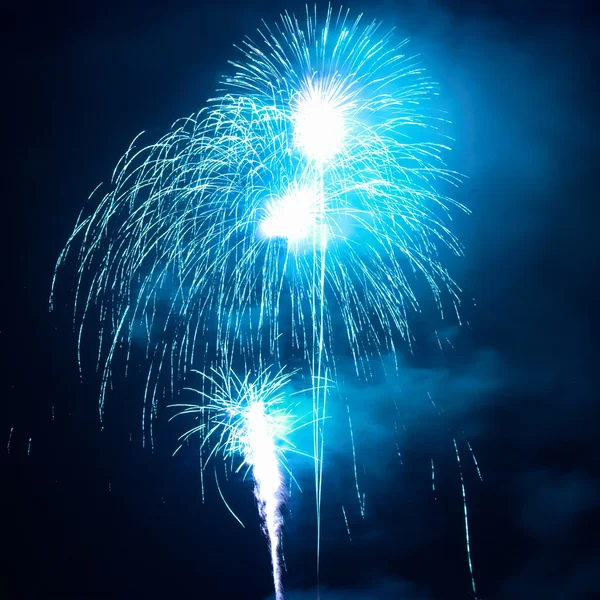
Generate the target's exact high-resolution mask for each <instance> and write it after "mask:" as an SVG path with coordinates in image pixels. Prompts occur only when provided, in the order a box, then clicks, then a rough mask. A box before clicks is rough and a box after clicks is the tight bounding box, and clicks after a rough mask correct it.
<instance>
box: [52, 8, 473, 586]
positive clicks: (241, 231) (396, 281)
mask: <svg viewBox="0 0 600 600" xmlns="http://www.w3.org/2000/svg"><path fill="white" fill-rule="evenodd" d="M239 50H240V51H241V56H240V59H239V60H238V61H235V62H232V63H231V65H232V69H233V71H234V72H233V74H232V75H230V76H228V77H226V78H224V80H223V81H222V90H220V91H219V95H218V97H216V98H214V99H212V100H210V102H209V104H208V106H207V108H205V109H203V110H202V111H200V112H199V113H198V114H196V115H193V116H191V117H188V118H186V119H183V120H180V121H177V122H176V123H175V124H174V125H173V127H172V129H171V131H170V132H169V133H168V134H167V135H166V136H164V137H163V138H162V139H161V140H159V141H158V142H157V143H154V144H152V145H150V146H142V147H139V146H138V144H139V143H140V142H139V138H136V140H134V142H133V143H132V145H131V147H130V149H129V150H128V152H127V153H126V154H125V155H124V156H123V158H122V160H121V161H120V162H119V164H118V165H117V168H116V169H115V172H114V176H113V180H112V186H111V189H110V191H109V192H108V193H107V194H106V195H105V196H104V197H103V198H102V199H101V201H100V202H99V203H98V204H97V205H95V206H94V208H93V210H92V211H91V212H89V213H88V212H85V211H84V212H83V213H82V216H81V217H80V219H79V221H78V223H77V225H76V227H75V230H74V232H73V234H72V236H71V238H70V239H69V241H68V243H67V245H66V247H65V250H64V251H63V253H62V254H61V256H60V258H59V261H58V265H57V269H58V268H59V267H60V266H61V265H62V264H63V263H64V262H65V261H66V258H67V255H68V254H69V251H70V250H71V249H72V248H73V247H74V246H77V251H78V280H77V286H76V297H75V322H76V323H77V326H78V328H79V340H80V347H81V339H82V334H83V329H84V326H85V325H86V323H87V322H88V321H89V320H90V319H89V317H90V315H91V314H93V315H94V317H95V318H96V319H98V320H99V322H100V336H99V343H98V365H97V367H98V371H99V373H100V374H101V397H100V411H101V414H102V411H103V407H104V398H105V394H106V390H107V388H108V385H109V384H110V381H111V377H112V375H113V366H114V365H113V362H114V358H115V355H116V353H118V352H119V351H120V350H121V349H122V348H123V349H124V351H125V353H126V357H125V359H126V360H125V364H129V357H130V354H131V352H132V347H133V346H134V345H136V344H139V343H140V341H142V343H143V345H144V346H145V348H146V352H147V355H148V357H149V359H150V360H149V363H150V366H149V369H148V375H147V384H146V392H145V396H144V409H143V411H142V430H143V432H144V433H146V431H147V429H148V421H151V419H149V418H148V416H152V415H153V414H155V412H156V408H157V402H158V397H159V395H158V393H157V390H158V387H159V380H160V378H161V374H163V373H166V374H168V376H169V378H170V381H171V386H172V389H173V391H174V393H176V392H177V389H178V388H177V383H178V382H179V381H181V379H183V378H184V377H185V375H186V374H187V373H188V372H189V371H190V369H191V368H192V365H194V364H198V362H202V361H205V362H206V361H207V360H208V359H207V358H206V357H208V356H210V357H211V359H210V360H211V361H212V362H213V364H214V363H215V362H216V364H219V365H222V367H220V368H219V369H218V370H217V371H215V372H211V373H212V374H205V375H204V378H205V381H206V382H207V384H208V388H209V390H210V391H209V392H207V393H205V392H199V393H200V395H201V396H202V400H203V402H202V404H200V405H180V408H181V409H182V410H181V412H180V413H178V414H180V415H187V414H190V413H198V414H199V415H201V416H202V423H201V425H199V426H198V427H196V428H194V429H192V430H190V431H189V432H187V433H186V434H185V435H184V437H185V438H187V437H189V436H190V435H192V434H199V435H200V436H201V438H202V440H203V441H202V447H203V448H205V447H209V446H208V445H207V444H208V442H209V440H213V441H214V440H217V443H215V444H213V445H212V446H210V447H211V450H210V456H214V455H217V454H221V455H222V456H223V457H224V458H232V459H233V458H234V457H241V458H242V461H241V464H240V466H239V469H242V468H243V467H244V466H245V467H246V468H247V470H251V472H252V476H253V479H254V481H255V489H256V498H257V501H258V504H259V509H260V512H261V515H262V517H263V520H264V523H265V529H266V532H267V535H268V538H269V542H270V549H271V558H272V563H273V575H274V581H275V590H276V596H277V598H281V597H282V594H283V591H282V585H281V578H280V565H279V559H278V548H279V539H280V535H281V523H282V520H281V513H280V507H281V503H282V501H283V493H282V489H283V478H284V474H283V471H282V468H283V467H282V465H284V463H285V459H284V455H285V452H286V451H289V450H291V449H292V448H293V446H292V445H291V442H290V439H289V436H290V434H291V432H292V431H293V430H294V419H293V418H292V416H291V414H290V412H289V409H288V408H286V402H285V398H286V393H285V386H286V385H288V384H289V382H290V379H291V375H285V374H284V372H283V371H282V370H280V369H282V367H285V364H286V362H287V361H288V360H290V358H294V359H295V360H296V363H298V361H300V362H301V363H302V364H304V365H305V366H306V369H307V371H306V372H307V373H308V374H309V375H308V376H309V378H310V380H311V389H312V407H313V410H312V419H311V422H312V423H313V427H314V432H313V433H314V435H313V440H314V447H313V451H312V454H311V456H312V458H313V459H314V464H315V489H316V495H317V497H316V504H317V515H318V516H317V522H318V523H320V517H319V511H320V504H321V481H322V465H323V460H322V458H323V448H324V437H323V420H324V417H325V414H326V403H327V397H328V389H327V385H325V384H323V382H325V381H335V374H336V361H335V353H334V342H335V344H336V348H337V347H338V346H340V344H341V345H343V346H345V347H346V348H347V349H348V350H349V352H350V354H351V355H352V357H353V359H354V365H355V370H356V373H357V375H358V376H367V375H368V373H369V371H370V367H369V363H370V361H371V360H372V357H373V356H380V357H381V356H383V355H384V354H385V355H392V356H395V355H396V345H397V343H398V340H399V339H403V340H405V341H407V342H409V343H410V341H411V334H410V328H409V320H410V314H411V312H415V311H418V310H419V302H418V300H417V297H416V294H415V293H414V291H413V288H414V282H415V281H417V280H419V279H420V280H422V281H425V282H426V284H427V286H428V288H429V290H430V291H431V294H432V296H433V298H434V300H435V302H436V303H437V305H438V306H439V308H440V310H441V309H442V299H443V296H447V297H449V298H450V301H451V304H453V305H454V306H455V307H456V306H457V304H458V293H459V290H458V288H457V286H456V284H455V283H454V282H453V280H452V279H451V277H450V276H449V274H448V273H447V271H446V269H445V268H444V266H443V264H442V261H441V259H440V252H441V250H442V249H444V248H446V249H450V251H452V252H454V253H457V254H460V253H461V246H460V244H459V243H458V241H457V240H456V239H455V237H454V236H453V235H452V233H451V232H450V230H449V228H448V224H447V222H448V220H449V209H450V208H451V205H453V204H455V203H454V202H453V201H452V200H451V199H450V198H446V197H444V196H442V195H440V193H439V191H438V187H439V186H438V182H439V180H444V181H446V182H449V183H451V184H454V183H456V182H457V177H456V175H455V174H454V173H453V172H451V171H449V170H448V169H446V167H445V165H444V163H443V158H442V155H443V153H444V151H445V150H446V149H447V146H446V144H445V143H444V141H443V139H442V138H441V137H440V136H439V134H438V133H437V131H436V130H437V128H438V125H440V124H441V123H442V121H441V120H436V119H434V118H433V117H432V116H427V111H426V109H425V108H424V107H425V106H426V103H427V101H428V99H429V98H430V97H431V96H432V95H434V94H435V93H436V92H435V85H434V84H433V83H432V82H431V81H430V80H429V79H428V77H427V76H426V74H425V73H424V71H423V69H422V68H421V67H420V66H419V65H418V63H417V62H416V61H415V59H412V58H409V57H407V56H406V54H405V53H404V43H402V44H400V45H398V44H395V43H394V42H393V40H392V36H391V34H383V35H380V34H379V24H378V23H376V22H372V23H364V22H363V20H362V18H361V17H358V18H357V19H355V20H352V19H351V18H350V17H349V15H348V12H347V11H345V10H342V9H340V10H339V11H338V12H334V11H333V10H332V9H331V7H329V9H328V10H327V13H326V16H325V20H324V23H323V24H321V25H319V24H318V23H317V16H316V9H315V13H314V14H312V13H311V12H310V11H308V9H307V12H306V18H305V20H304V21H302V22H301V21H299V20H298V19H297V18H296V17H295V16H293V15H290V14H288V13H285V14H283V15H282V16H281V19H280V20H279V21H278V22H277V23H276V24H275V25H274V26H273V27H269V26H267V25H266V24H265V25H264V26H263V27H262V28H261V29H260V30H259V31H258V40H257V41H256V42H254V41H252V40H250V39H245V40H244V41H243V43H242V45H241V47H240V48H239ZM334 324H339V325H334ZM80 360H81V358H80ZM236 361H237V362H236ZM234 363H236V364H243V365H244V369H243V373H244V374H243V375H241V376H238V375H236V374H235V371H233V370H231V369H229V368H228V367H227V366H226V365H231V364H234ZM265 364H269V365H274V366H273V369H274V371H273V372H276V373H277V375H274V376H270V375H268V373H270V371H269V370H268V369H267V370H265V368H264V365H265ZM126 368H127V367H126ZM252 373H254V374H256V373H258V375H252ZM344 516H345V512H344ZM318 527H320V525H318Z"/></svg>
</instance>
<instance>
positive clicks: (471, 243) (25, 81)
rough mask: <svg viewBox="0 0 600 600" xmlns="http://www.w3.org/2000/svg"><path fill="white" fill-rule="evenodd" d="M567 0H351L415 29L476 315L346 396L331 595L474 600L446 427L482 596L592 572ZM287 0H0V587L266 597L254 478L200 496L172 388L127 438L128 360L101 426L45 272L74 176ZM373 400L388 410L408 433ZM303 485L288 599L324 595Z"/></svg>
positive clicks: (586, 358) (578, 19)
mask: <svg viewBox="0 0 600 600" xmlns="http://www.w3.org/2000/svg"><path fill="white" fill-rule="evenodd" d="M564 4H565V3H563V2H554V1H550V2H537V1H536V2H526V1H522V2H519V1H516V0H502V1H500V2H495V3H481V2H466V1H464V0H463V1H458V0H449V1H448V2H444V3H442V2H438V3H433V2H414V1H407V2H389V1H388V2H381V1H379V0H374V1H372V2H368V3H359V2H351V3H349V6H350V7H351V8H352V9H353V10H355V11H356V12H358V11H359V10H363V11H365V12H366V14H367V16H369V17H373V18H380V19H382V20H384V22H385V23H386V24H387V25H389V26H395V27H396V28H397V31H398V33H397V35H398V38H403V37H405V36H410V37H411V39H412V42H411V43H412V48H413V52H415V53H420V54H421V55H422V56H423V62H424V64H425V65H426V66H427V67H428V68H429V71H430V72H431V73H432V74H433V76H434V78H435V79H436V80H437V81H439V83H440V86H441V92H442V98H443V101H444V102H445V107H446V108H447V110H448V112H449V114H450V116H451V118H452V121H453V129H452V134H453V136H454V137H455V138H456V142H455V144H454V151H453V153H452V157H451V166H452V167H453V168H455V169H456V170H458V171H461V172H462V173H464V174H465V175H466V176H467V179H466V180H465V182H464V184H463V185H461V187H460V188H459V189H458V190H457V191H456V194H455V196H456V198H457V200H459V201H460V202H462V203H463V204H465V205H467V206H468V207H469V208H470V209H471V210H472V215H471V216H469V217H468V218H467V217H459V218H457V220H456V223H455V226H454V231H455V233H457V235H458V236H459V237H460V238H461V239H462V241H463V242H464V243H465V246H466V257H465V258H463V259H461V260H458V261H454V262H453V263H452V265H451V268H452V272H453V274H454V275H455V276H456V279H457V280H458V281H459V283H460V284H461V286H462V288H463V290H464V298H465V313H466V315H467V320H468V324H467V323H465V324H464V325H463V327H462V328H458V327H456V326H451V327H449V328H448V329H447V330H446V331H445V335H446V336H447V337H448V338H449V339H450V340H451V341H452V343H453V346H454V349H453V350H449V349H446V350H445V351H444V352H439V351H435V350H434V349H432V345H431V344H427V343H426V342H427V340H425V341H424V343H423V344H422V346H423V347H422V348H421V347H420V346H418V347H417V348H416V350H415V352H414V354H413V355H410V354H408V353H407V354H406V356H403V357H402V368H401V370H400V377H399V380H394V381H393V382H388V383H382V384H379V385H378V386H371V387H370V388H361V389H358V390H352V389H349V390H348V393H353V392H356V393H357V394H358V393H359V394H361V396H362V397H363V398H364V403H363V405H362V408H361V409H359V410H357V412H356V414H355V415H354V416H353V420H354V423H355V425H356V427H355V433H356V436H357V455H358V463H359V465H360V467H361V468H362V475H361V485H362V489H363V491H365V492H366V494H367V502H366V518H365V519H364V520H363V519H361V516H360V513H359V510H358V504H357V502H356V500H355V499H356V493H355V490H354V488H353V485H354V482H353V478H352V472H351V468H352V463H351V461H349V459H348V452H347V445H346V446H344V444H343V443H342V442H340V443H339V444H338V443H332V449H331V461H330V463H329V466H328V468H327V469H326V472H325V481H326V483H325V486H326V487H325V491H324V494H325V500H324V516H323V522H324V539H323V546H322V558H321V597H322V598H323V600H332V599H337V598H351V599H353V600H354V599H359V598H360V599H361V600H362V599H370V598H377V599H379V598H382V599H387V598H407V599H409V598H410V599H411V600H413V599H414V600H416V599H419V600H421V599H446V598H449V599H454V598H457V599H459V598H465V599H467V598H472V597H473V595H472V591H471V583H470V575H469V570H468V563H467V555H466V550H465V531H464V515H463V500H462V491H461V483H460V472H459V470H458V466H457V462H456V455H455V451H454V445H453V439H456V441H457V445H458V448H459V451H460V456H461V460H462V466H463V475H464V481H465V489H466V494H467V498H468V509H469V526H470V533H471V551H472V561H473V572H474V575H475V581H476V584H477V589H478V597H480V598H499V599H509V598H510V599H511V600H516V599H520V598H528V599H529V598H538V597H539V598H545V599H546V600H550V599H554V598H556V599H559V598H560V599H563V598H564V599H580V598H581V599H584V598H592V597H597V595H598V594H599V593H600V585H599V584H598V583H597V580H598V573H599V572H600V548H599V547H598V543H597V540H596V536H595V535H594V533H593V531H594V529H598V528H600V516H599V512H598V508H599V505H600V467H599V464H600V463H599V461H598V459H599V453H598V451H597V437H598V434H597V426H598V417H599V416H600V410H599V409H598V404H597V395H598V394H597V389H598V386H597V383H596V372H597V371H598V367H597V365H598V353H597V350H596V348H597V333H598V332H597V320H596V312H597V305H598V295H597V279H598V244H597V239H598V235H597V227H598V217H599V216H600V215H599V214H598V205H597V186H596V179H597V173H596V170H597V164H598V137H597V132H598V117H597V114H596V112H597V105H598V101H597V95H596V86H595V79H596V77H595V73H594V68H595V67H596V66H597V64H598V60H599V58H600V53H599V48H598V44H597V43H596V41H595V38H596V37H597V34H598V32H597V30H596V29H594V27H593V19H592V8H591V4H592V3H590V7H589V9H588V8H586V7H585V6H583V4H581V3H577V2H571V3H569V4H568V6H564ZM285 8H289V9H296V10H298V8H300V10H301V4H299V3H296V2H291V3H288V4H281V5H279V3H275V2H272V1H271V2H267V1H252V0H251V1H249V2H248V3H243V2H240V3H236V2H226V1H223V2H214V3H202V2H183V1H181V2H178V1H176V0H173V1H171V2H140V1H138V0H121V1H120V2H113V1H105V2H101V3H100V2H98V3H87V2H74V1H69V2H66V1H63V2H57V3H53V4H49V5H48V6H43V7H42V6H38V5H36V4H30V3H25V2H9V3H8V4H6V3H5V4H4V5H3V8H2V9H1V14H2V19H1V21H2V25H1V27H2V44H3V46H4V49H3V52H2V56H3V58H4V68H3V80H4V85H3V94H2V95H3V98H4V101H5V102H4V107H5V108H4V117H5V123H6V125H7V128H8V135H6V136H4V139H5V143H4V147H3V155H4V156H5V158H4V160H3V164H4V173H5V174H4V177H3V182H4V187H3V194H2V196H3V208H4V211H3V215H4V218H3V220H2V224H3V234H2V236H1V242H0V243H1V244H2V245H3V253H2V255H3V256H4V257H5V263H4V269H3V277H2V281H3V283H2V289H3V293H2V294H1V302H2V306H3V310H2V311H0V315H1V316H0V348H1V349H2V353H3V359H2V361H1V362H0V364H1V369H2V372H1V377H0V390H1V392H0V394H1V399H2V400H1V411H0V415H1V419H0V421H1V429H0V432H1V433H2V435H4V436H5V439H6V443H7V451H6V452H5V453H4V454H2V459H1V463H0V464H1V468H2V472H1V473H0V476H1V480H2V486H3V487H2V498H3V503H4V508H3V510H2V513H1V514H2V529H1V531H2V536H3V550H4V558H3V560H2V561H1V563H0V564H1V565H2V567H1V568H2V576H1V578H0V581H1V583H0V586H2V587H1V588H0V595H1V597H2V598H7V599H9V598H15V599H16V598H38V597H39V598H61V599H65V600H66V599H87V598H94V599H100V598H102V599H104V598H107V599H108V598H111V599H112V598H115V599H121V598H123V599H124V598H127V599H131V598H174V597H182V596H184V595H186V596H190V597H195V598H202V599H204V598H207V599H208V598H244V599H248V600H254V599H256V600H262V599H264V598H267V597H268V596H269V594H270V593H271V581H270V566H269V559H268V553H267V550H266V543H265V541H264V539H263V536H262V534H261V532H260V529H259V523H258V518H257V516H256V515H255V507H254V505H253V498H252V494H251V484H250V483H249V482H245V483H242V482H240V481H230V482H228V483H227V485H226V488H227V489H226V493H227V495H228V497H231V498H233V501H232V502H233V504H234V505H235V508H236V510H237V511H239V513H240V515H241V516H242V517H243V520H244V522H245V523H246V528H245V529H242V528H241V527H240V526H239V525H238V524H237V523H236V522H235V520H234V519H233V518H232V517H231V515H230V514H229V513H228V512H227V509H226V508H225V507H224V506H223V504H222V502H221V501H220V499H219V497H218V494H217V491H216V490H215V488H214V486H211V485H207V487H206V496H207V497H206V504H205V505H202V504H201V493H200V475H199V472H198V465H197V458H195V455H194V453H193V452H192V451H189V452H188V453H187V454H186V453H183V454H182V455H181V456H177V457H175V458H171V453H172V451H173V449H174V447H175V446H176V437H177V435H178V433H180V431H178V430H177V428H173V427H169V426H167V425H166V424H164V421H166V417H167V416H168V414H167V412H161V413H160V414H159V422H162V423H163V424H162V425H161V426H159V429H158V433H157V436H156V440H155V448H154V452H151V451H150V449H148V448H146V449H143V448H142V447H141V443H140V432H139V423H138V420H139V419H138V415H139V410H138V409H139V399H140V395H141V389H140V386H139V381H136V378H135V377H132V378H131V380H129V381H122V382H121V384H120V386H119V387H116V388H115V390H114V393H113V394H112V395H111V396H110V398H109V401H110V402H109V406H108V408H107V420H106V422H105V423H104V430H101V426H100V423H99V418H98V410H97V397H98V389H97V386H96V385H95V379H94V376H93V364H92V363H91V364H90V367H89V368H90V371H91V374H90V376H89V377H87V376H86V373H85V371H84V377H83V382H82V383H80V379H79V374H78V371H77V361H76V336H75V334H74V333H73V331H72V325H71V320H70V313H69V307H70V306H71V304H70V303H71V300H72V299H71V296H70V295H69V289H68V288H69V284H68V283H67V284H66V285H65V286H64V287H63V289H62V296H61V297H60V299H59V302H58V305H59V306H58V310H57V311H55V312H54V313H52V314H50V313H49V312H48V295H49V290H50V283H51V279H52V273H53V267H54V263H55V261H56V258H57V257H58V254H59V252H60V250H61V249H62V247H63V245H64V243H65V241H66V240H67V238H68V236H69V234H70V232H71V230H72V227H73V225H74V223H75V220H76V218H77V215H78V213H79V211H80V209H81V207H82V206H83V204H84V202H85V199H86V198H87V196H88V195H89V193H90V192H91V191H92V190H93V189H94V188H95V187H96V185H97V184H98V183H99V182H101V181H106V180H107V179H108V178H109V177H110V174H111V173H112V169H113V167H114V165H115V163H116V161H117V160H118V159H119V157H120V156H121V154H122V152H123V151H124V150H125V149H126V147H127V145H128V144H129V142H130V141H131V140H132V138H133V137H134V136H135V135H136V134H137V133H138V132H140V131H142V130H145V131H146V132H148V136H149V137H148V139H149V140H151V139H157V138H158V137H159V136H160V135H162V134H163V133H165V132H166V131H167V129H168V128H169V126H170V125H171V123H172V122H173V121H174V120H175V119H176V118H178V117H181V116H185V115H188V114H190V113H192V112H194V111H196V110H198V109H199V108H201V107H202V106H203V105H204V104H205V101H206V99H207V98H209V97H210V96H211V94H212V90H213V89H214V88H215V86H216V84H217V81H218V78H219V76H220V75H221V74H222V73H224V72H225V71H226V70H227V64H226V61H227V59H229V58H232V57H233V56H234V52H235V51H234V49H233V48H232V45H233V44H234V43H236V42H238V41H239V40H240V39H241V37H242V36H243V35H244V34H247V33H250V34H251V33H252V32H253V31H254V30H255V28H256V27H257V26H258V25H259V24H260V19H261V18H265V19H266V20H267V21H272V20H273V19H274V18H275V17H276V15H277V14H278V12H279V11H280V10H281V9H285ZM473 299H474V302H473ZM429 395H430V396H431V397H432V398H434V399H435V400H436V403H437V404H438V406H441V407H443V414H440V413H439V411H434V410H432V406H431V403H430V401H429ZM383 397H385V398H388V399H389V398H390V397H393V398H394V399H395V400H396V402H397V403H398V404H399V406H400V412H401V414H402V419H401V420H400V421H399V425H400V426H401V427H400V431H399V432H398V433H396V432H395V431H394V430H390V427H389V418H388V417H389V415H388V412H386V409H385V408H384V407H383V406H382V403H381V400H380V399H381V398H383ZM161 420H162V421H161ZM11 431H12V433H11ZM340 431H341V429H340ZM130 433H131V441H130ZM30 439H31V442H29V441H30ZM467 442H468V443H469V444H470V445H471V447H472V449H473V451H474V453H475V456H476V458H477V461H478V463H479V466H480V468H481V471H482V476H483V481H481V480H480V479H479V477H478V475H477V471H476V469H475V465H474V462H473V459H472V456H471V453H470V451H469V447H468V445H467ZM396 443H397V444H398V448H399V450H400V454H401V456H398V453H397V450H396ZM29 444H30V452H28V447H29ZM431 459H433V460H434V463H435V468H436V487H437V489H436V492H435V493H433V491H432V489H431ZM328 482H329V483H328ZM327 486H329V487H327ZM311 501H312V497H311V496H310V494H306V498H303V497H301V496H300V495H299V494H294V495H293V496H292V499H291V500H290V504H289V508H290V511H291V514H290V515H289V516H288V517H287V525H286V530H285V541H284V545H285V553H286V561H287V566H288V573H287V574H286V575H285V580H284V583H285V586H286V588H287V589H288V590H289V594H288V597H289V598H292V599H293V598H296V599H300V598H301V599H305V598H306V599H308V598H316V591H315V584H316V575H315V567H314V564H315V556H314V530H313V529H314V524H313V522H312V513H311V510H312V509H311V508H310V506H311ZM341 504H344V506H345V507H346V509H347V513H348V518H349V523H350V529H351V534H352V540H350V539H349V537H348V535H347V533H346V529H345V525H344V521H343V515H342V512H341Z"/></svg>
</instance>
